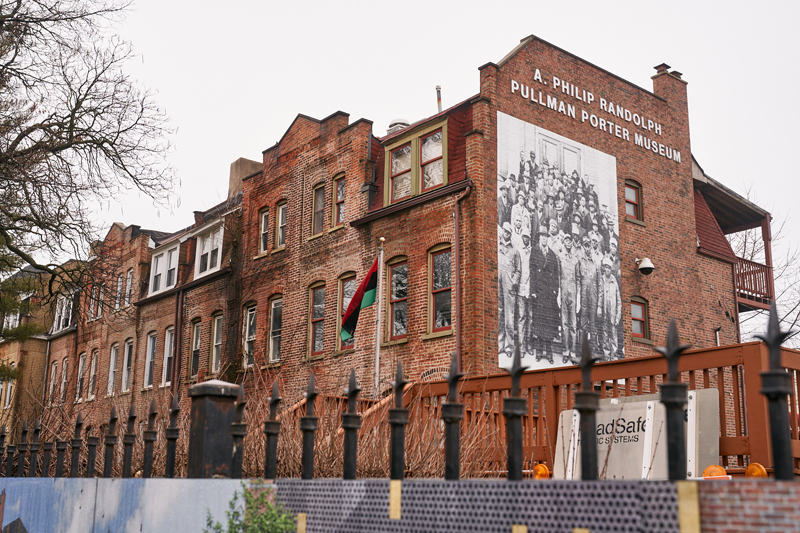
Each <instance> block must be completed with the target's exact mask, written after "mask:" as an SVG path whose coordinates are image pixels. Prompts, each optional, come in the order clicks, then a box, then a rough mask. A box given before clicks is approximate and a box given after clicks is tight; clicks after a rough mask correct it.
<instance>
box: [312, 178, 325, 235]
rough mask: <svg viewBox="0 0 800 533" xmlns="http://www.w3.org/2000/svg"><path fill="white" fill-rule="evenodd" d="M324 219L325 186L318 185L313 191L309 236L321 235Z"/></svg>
mask: <svg viewBox="0 0 800 533" xmlns="http://www.w3.org/2000/svg"><path fill="white" fill-rule="evenodd" d="M324 217H325V186H324V185H320V186H319V187H317V188H316V189H314V212H313V214H312V219H311V234H312V235H319V234H320V233H322V227H323V221H324Z"/></svg>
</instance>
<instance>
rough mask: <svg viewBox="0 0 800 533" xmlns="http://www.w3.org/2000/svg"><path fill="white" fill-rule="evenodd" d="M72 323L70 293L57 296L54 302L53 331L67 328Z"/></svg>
mask: <svg viewBox="0 0 800 533" xmlns="http://www.w3.org/2000/svg"><path fill="white" fill-rule="evenodd" d="M71 323H72V295H69V296H59V297H58V301H57V302H56V317H55V320H53V333H56V332H58V331H61V330H62V329H67V328H68V327H69V325H70V324H71Z"/></svg>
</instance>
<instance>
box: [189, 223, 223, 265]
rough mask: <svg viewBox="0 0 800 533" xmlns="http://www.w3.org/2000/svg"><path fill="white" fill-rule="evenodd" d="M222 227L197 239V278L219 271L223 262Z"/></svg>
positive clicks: (217, 227)
mask: <svg viewBox="0 0 800 533" xmlns="http://www.w3.org/2000/svg"><path fill="white" fill-rule="evenodd" d="M221 253H222V225H221V224H220V225H218V226H216V227H215V228H214V229H211V230H209V231H207V232H206V233H203V234H201V235H198V237H197V260H196V261H195V273H194V275H195V277H199V276H201V275H205V274H210V273H211V272H216V271H217V270H219V267H220V262H221V260H222V257H221Z"/></svg>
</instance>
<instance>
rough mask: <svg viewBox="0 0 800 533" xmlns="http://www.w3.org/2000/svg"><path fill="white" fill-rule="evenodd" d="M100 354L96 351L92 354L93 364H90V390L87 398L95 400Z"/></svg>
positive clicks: (87, 392)
mask: <svg viewBox="0 0 800 533" xmlns="http://www.w3.org/2000/svg"><path fill="white" fill-rule="evenodd" d="M98 358H99V352H98V351H97V350H94V351H93V352H92V359H91V363H89V388H88V389H87V391H86V398H87V399H88V400H94V396H95V392H96V390H97V359H98Z"/></svg>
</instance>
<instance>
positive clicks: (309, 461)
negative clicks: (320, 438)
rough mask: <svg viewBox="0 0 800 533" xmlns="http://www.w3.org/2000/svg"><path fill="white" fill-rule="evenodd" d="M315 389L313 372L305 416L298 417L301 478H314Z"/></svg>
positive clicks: (307, 395)
mask: <svg viewBox="0 0 800 533" xmlns="http://www.w3.org/2000/svg"><path fill="white" fill-rule="evenodd" d="M316 399H317V390H316V389H315V388H314V374H313V373H312V374H311V377H310V378H309V380H308V392H307V393H306V416H303V417H301V418H300V431H302V432H303V462H302V473H301V477H302V479H314V433H316V431H317V422H318V419H317V417H316V416H314V403H315V402H316Z"/></svg>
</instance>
